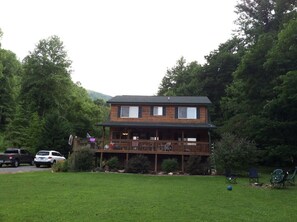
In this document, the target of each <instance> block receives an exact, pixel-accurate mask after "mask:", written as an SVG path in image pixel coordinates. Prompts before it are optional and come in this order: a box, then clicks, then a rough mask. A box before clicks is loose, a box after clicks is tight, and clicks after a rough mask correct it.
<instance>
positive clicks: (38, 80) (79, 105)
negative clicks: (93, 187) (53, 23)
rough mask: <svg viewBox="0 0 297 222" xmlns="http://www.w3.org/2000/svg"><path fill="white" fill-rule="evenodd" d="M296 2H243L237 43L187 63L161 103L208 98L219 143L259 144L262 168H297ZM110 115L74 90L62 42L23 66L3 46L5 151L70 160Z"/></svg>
mask: <svg viewBox="0 0 297 222" xmlns="http://www.w3.org/2000/svg"><path fill="white" fill-rule="evenodd" d="M296 1H297V0H240V1H238V3H237V5H236V7H235V10H236V13H237V15H238V19H237V20H236V24H237V30H236V31H235V32H234V33H233V35H232V36H231V37H230V39H229V40H227V41H226V42H224V43H222V44H220V45H219V47H218V49H215V50H213V51H212V52H210V53H209V54H208V55H206V56H205V60H206V62H205V64H199V63H197V62H196V61H192V62H189V63H187V62H186V60H185V58H183V57H182V58H180V59H179V60H178V61H177V63H176V65H175V66H174V67H172V68H170V69H168V70H167V72H166V74H165V75H164V77H163V79H162V81H161V83H160V86H159V90H158V95H165V96H171V95H172V96H208V97H209V98H210V100H211V101H212V102H213V106H212V107H211V108H210V112H211V113H210V114H211V115H210V116H211V118H212V122H214V123H215V125H216V126H217V129H216V130H215V131H214V132H213V137H214V138H215V139H217V140H220V139H222V138H223V139H224V135H225V134H226V133H229V134H230V135H233V136H226V137H225V138H231V139H229V140H230V141H236V139H235V138H243V140H244V141H245V140H247V141H253V142H254V143H255V144H256V146H257V156H258V162H259V163H262V164H274V165H275V164H283V163H286V164H287V163H291V164H294V165H296V161H297V145H296V144H297V138H296V136H295V134H296V132H297V112H296V111H297V87H296V85H297V60H296V58H297V20H296V13H297V12H296V8H297V7H296ZM2 34H3V33H2V32H1V30H0V40H1V36H2ZM108 113H109V108H108V107H107V106H106V104H105V102H104V101H101V100H97V101H92V100H91V99H90V98H89V95H88V93H87V91H86V90H85V89H84V88H83V87H81V86H80V84H79V83H73V82H72V80H71V61H70V60H69V58H68V57H67V53H66V51H65V49H64V46H63V42H62V41H61V40H60V39H59V37H57V36H51V37H49V38H48V39H43V40H40V41H39V42H38V44H37V45H36V48H35V49H34V50H33V51H32V52H29V54H28V56H26V57H25V58H24V59H23V61H21V62H20V61H19V60H18V59H17V58H16V55H15V54H14V53H13V52H11V51H9V50H6V49H3V48H1V41H0V146H1V147H3V148H4V147H7V146H23V147H27V148H29V149H31V151H32V152H35V151H36V150H39V149H43V148H55V149H57V150H58V151H61V152H62V153H64V154H65V153H67V152H68V151H69V150H68V149H69V147H68V146H67V141H68V137H69V135H70V134H72V135H77V136H79V137H85V135H86V133H89V134H91V135H92V136H96V137H100V136H101V133H102V132H101V131H100V128H98V127H96V126H95V123H97V122H102V121H104V120H105V119H106V118H107V116H108ZM241 141H242V140H241ZM225 147H227V146H225ZM245 147H250V145H249V143H248V145H247V146H245ZM242 152H244V150H242V151H240V153H241V154H242ZM222 153H224V152H222ZM225 154H226V153H225ZM225 154H224V155H225ZM241 159H245V157H244V156H242V158H241Z"/></svg>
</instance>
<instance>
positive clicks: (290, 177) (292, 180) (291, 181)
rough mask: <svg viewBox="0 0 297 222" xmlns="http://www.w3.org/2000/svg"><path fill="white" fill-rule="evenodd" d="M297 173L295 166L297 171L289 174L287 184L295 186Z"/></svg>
mask: <svg viewBox="0 0 297 222" xmlns="http://www.w3.org/2000/svg"><path fill="white" fill-rule="evenodd" d="M296 172H297V166H295V170H294V172H293V174H291V175H290V174H288V176H287V178H286V182H287V183H288V184H290V185H295V176H296Z"/></svg>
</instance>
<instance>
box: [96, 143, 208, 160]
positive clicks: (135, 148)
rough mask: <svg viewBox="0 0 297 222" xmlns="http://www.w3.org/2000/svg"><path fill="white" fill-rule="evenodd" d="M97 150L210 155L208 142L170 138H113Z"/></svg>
mask: <svg viewBox="0 0 297 222" xmlns="http://www.w3.org/2000/svg"><path fill="white" fill-rule="evenodd" d="M97 152H99V153H134V154H163V155H202V156H209V155H210V149H209V143H208V142H192V141H187V142H181V141H169V140H166V141H161V140H113V141H112V143H111V144H109V145H108V146H107V145H105V146H98V150H97Z"/></svg>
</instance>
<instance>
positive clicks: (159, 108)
mask: <svg viewBox="0 0 297 222" xmlns="http://www.w3.org/2000/svg"><path fill="white" fill-rule="evenodd" d="M153 115H154V116H163V107H162V106H154V110H153Z"/></svg>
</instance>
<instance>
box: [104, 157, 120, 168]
mask: <svg viewBox="0 0 297 222" xmlns="http://www.w3.org/2000/svg"><path fill="white" fill-rule="evenodd" d="M105 165H106V166H107V167H108V169H109V170H117V169H118V168H119V158H118V157H116V156H114V157H111V158H110V159H109V160H108V161H107V162H106V164H105Z"/></svg>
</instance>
